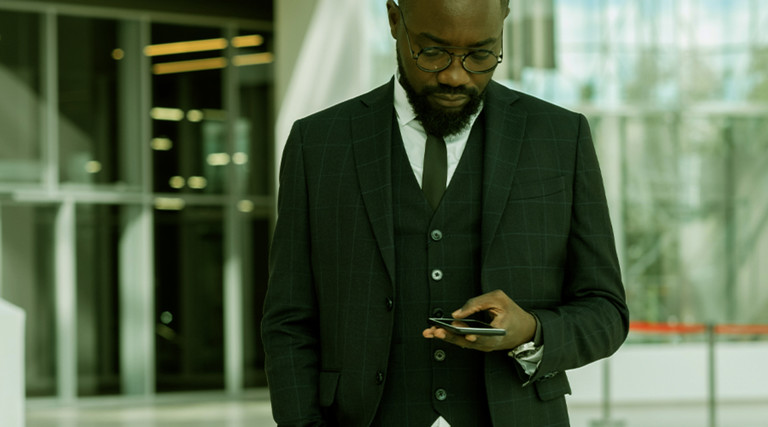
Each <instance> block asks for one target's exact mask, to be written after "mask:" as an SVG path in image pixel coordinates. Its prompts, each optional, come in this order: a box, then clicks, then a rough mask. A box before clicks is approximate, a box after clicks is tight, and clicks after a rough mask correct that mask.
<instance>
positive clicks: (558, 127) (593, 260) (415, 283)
mask: <svg viewBox="0 0 768 427" xmlns="http://www.w3.org/2000/svg"><path fill="white" fill-rule="evenodd" d="M387 10H388V17H389V24H390V28H391V33H392V37H393V38H394V39H395V40H396V46H397V48H396V49H397V54H398V73H397V74H396V78H395V79H393V80H392V81H390V82H389V83H388V84H386V85H384V86H382V87H380V88H377V89H375V90H373V91H372V92H370V93H368V94H365V95H362V96H360V97H358V98H355V99H352V100H350V101H347V102H344V103H342V104H339V105H337V106H334V107H332V108H330V109H328V110H325V111H322V112H320V113H317V114H314V115H312V116H310V117H308V118H305V119H302V120H299V121H298V122H296V124H295V125H294V127H293V130H292V132H291V134H290V136H289V138H288V141H287V144H286V146H285V151H284V153H283V162H282V166H281V173H280V196H279V202H278V222H277V227H276V230H275V234H274V241H273V246H272V252H271V261H270V270H271V271H270V282H269V287H268V292H267V299H266V303H265V314H264V319H263V324H262V334H263V341H264V347H265V351H266V355H267V368H266V369H267V378H268V381H269V386H270V393H271V400H272V408H273V414H274V417H275V420H276V421H277V423H278V424H279V425H281V426H283V425H285V426H288V425H292V426H299V425H301V426H310V425H312V426H314V425H317V426H319V425H331V426H344V427H348V426H369V425H372V426H423V427H429V426H448V425H450V426H453V427H463V426H491V425H492V426H566V425H568V413H567V408H566V405H565V398H564V396H565V394H567V393H570V387H569V384H568V380H567V378H566V375H565V373H564V371H565V370H567V369H572V368H577V367H579V366H583V365H585V364H587V363H590V362H592V361H594V360H597V359H599V358H603V357H607V356H609V355H610V354H612V353H613V352H614V351H616V349H617V348H618V347H619V346H620V345H621V343H622V342H623V341H624V339H625V337H626V334H627V330H628V312H627V308H626V304H625V296H624V291H623V287H622V283H621V278H620V272H619V266H618V261H617V257H616V253H615V248H614V242H613V235H612V230H611V225H610V221H609V217H608V211H607V207H606V202H605V195H604V190H603V184H602V178H601V176H600V171H599V168H598V164H597V159H596V156H595V151H594V148H593V146H592V141H591V136H590V132H589V127H588V125H587V122H586V120H585V119H584V117H583V116H581V115H578V114H576V113H572V112H569V111H566V110H564V109H561V108H559V107H556V106H553V105H551V104H548V103H545V102H543V101H540V100H538V99H535V98H533V97H530V96H527V95H524V94H521V93H517V92H515V91H512V90H509V89H506V88H504V87H502V86H501V85H499V84H497V83H495V82H493V81H491V77H492V74H493V70H494V69H495V67H496V66H497V64H498V63H500V62H501V60H502V56H503V46H502V39H503V31H502V30H503V22H504V19H505V17H506V15H507V14H508V11H509V9H508V5H507V1H506V0H401V1H400V5H398V4H396V3H395V2H394V1H393V0H389V1H388V2H387ZM446 184H447V186H446ZM420 187H422V188H420ZM480 314H482V315H484V316H485V318H486V320H488V321H490V323H491V325H492V326H494V327H496V328H501V329H504V330H505V332H506V333H505V334H504V335H501V336H482V335H478V334H470V335H460V334H456V333H453V332H450V331H449V330H447V328H442V327H440V328H438V327H436V326H433V325H430V324H429V323H428V318H430V317H453V318H455V319H464V318H466V317H468V316H470V315H474V316H476V315H480Z"/></svg>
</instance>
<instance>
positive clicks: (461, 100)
mask: <svg viewBox="0 0 768 427" xmlns="http://www.w3.org/2000/svg"><path fill="white" fill-rule="evenodd" d="M430 96H431V98H432V99H433V100H434V102H435V103H436V104H438V105H440V106H441V107H444V108H458V107H462V106H463V105H464V104H466V103H467V102H469V96H467V95H449V94H444V93H433V94H431V95H430Z"/></svg>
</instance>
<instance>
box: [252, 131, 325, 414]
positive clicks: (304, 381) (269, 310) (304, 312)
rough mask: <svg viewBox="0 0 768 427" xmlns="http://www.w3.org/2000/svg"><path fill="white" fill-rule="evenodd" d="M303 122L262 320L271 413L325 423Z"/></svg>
mask: <svg viewBox="0 0 768 427" xmlns="http://www.w3.org/2000/svg"><path fill="white" fill-rule="evenodd" d="M300 123H301V122H297V123H296V124H294V127H293V129H292V130H291V133H290V136H289V137H288V141H287V143H286V146H285V149H284V151H283V158H282V163H281V166H280V178H279V182H280V190H279V196H278V204H277V205H278V218H277V224H276V227H275V233H274V236H273V241H272V248H271V251H270V262H269V270H270V274H269V283H268V286H267V295H266V300H265V303H264V317H263V319H262V325H261V333H262V341H263V343H264V351H265V353H266V374H267V381H268V382H269V391H270V398H271V402H272V412H273V417H274V418H275V421H276V422H277V423H278V425H280V426H289V425H290V426H319V425H323V424H324V423H323V421H322V415H321V411H320V405H319V399H318V370H319V367H318V366H319V361H318V355H319V349H318V345H319V344H318V330H317V325H318V321H317V317H318V316H317V301H316V295H315V290H314V286H313V273H312V264H311V260H310V250H311V248H310V244H311V241H310V238H309V217H308V203H307V185H306V176H305V169H304V158H303V153H302V135H301V131H300V129H301V125H300Z"/></svg>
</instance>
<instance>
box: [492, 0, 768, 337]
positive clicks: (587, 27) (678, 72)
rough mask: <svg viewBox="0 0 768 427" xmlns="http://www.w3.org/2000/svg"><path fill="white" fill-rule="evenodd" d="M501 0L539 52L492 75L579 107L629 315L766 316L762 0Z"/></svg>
mask: <svg viewBox="0 0 768 427" xmlns="http://www.w3.org/2000/svg"><path fill="white" fill-rule="evenodd" d="M511 6H512V8H513V14H512V15H511V16H510V18H511V19H509V20H508V22H507V24H508V28H507V33H508V34H509V37H510V38H514V35H518V36H520V35H522V36H524V40H525V42H526V43H530V44H533V45H535V46H538V48H539V49H540V52H539V54H537V55H533V58H536V57H538V58H542V57H543V58H549V59H550V60H549V61H535V60H530V61H528V62H525V63H523V64H517V65H521V66H520V67H519V68H518V69H515V68H514V67H509V66H508V68H507V69H505V70H504V71H502V76H503V77H502V78H504V79H505V81H506V83H507V84H508V85H510V86H512V87H515V88H518V89H520V90H523V91H525V92H529V93H532V94H534V95H538V96H541V97H544V98H546V99H549V100H552V101H554V102H557V103H559V104H563V105H565V106H568V107H571V108H573V109H575V110H577V111H582V112H584V113H586V114H587V115H588V117H589V119H590V122H591V124H592V127H593V133H594V135H595V140H596V144H597V147H598V151H599V153H600V157H601V163H602V167H603V173H604V177H605V180H606V186H607V188H608V191H609V198H610V203H611V208H612V216H613V218H614V223H615V226H616V227H615V228H616V231H617V237H618V239H619V251H620V254H621V258H622V265H623V273H624V278H625V284H626V287H627V292H628V300H629V304H630V312H631V315H632V318H633V319H634V320H643V321H658V322H672V323H676V322H708V323H709V322H711V323H768V286H766V280H768V270H767V269H766V267H765V264H764V263H763V262H762V261H759V260H761V259H765V258H766V257H767V256H768V252H766V250H767V249H768V223H767V222H766V221H765V219H766V218H767V217H768V196H766V194H765V192H764V191H760V190H759V189H760V188H763V187H764V186H765V184H766V183H768V173H766V170H768V169H766V167H765V166H766V164H767V163H768V151H766V150H765V148H766V144H768V133H766V125H765V123H766V121H765V118H766V117H768V92H766V90H765V88H766V74H765V69H764V67H761V66H760V65H761V64H763V65H764V64H765V52H766V50H767V48H768V32H766V26H765V23H766V22H768V5H767V4H764V3H763V2H757V1H750V0H739V1H724V0H676V1H671V2H667V1H645V0H579V1H571V0H568V1H565V0H539V1H536V2H527V1H522V0H512V1H511ZM542 11H544V12H546V13H543V14H542V13H541V12H542ZM547 11H548V12H547ZM515 13H517V16H515ZM549 21H551V22H552V23H553V25H551V26H548V25H546V24H547V22H549ZM531 22H533V23H536V24H535V25H527V26H526V23H531ZM531 28H538V29H539V31H541V29H545V30H546V29H547V28H551V34H541V32H538V33H537V32H536V31H535V30H532V29H531ZM548 38H551V39H553V40H554V43H552V44H551V45H550V44H547V43H542V42H541V40H542V39H543V40H546V39H548ZM514 43H515V40H510V45H514ZM513 52H514V51H513ZM506 59H507V58H506V57H505V60H506ZM497 76H498V75H497Z"/></svg>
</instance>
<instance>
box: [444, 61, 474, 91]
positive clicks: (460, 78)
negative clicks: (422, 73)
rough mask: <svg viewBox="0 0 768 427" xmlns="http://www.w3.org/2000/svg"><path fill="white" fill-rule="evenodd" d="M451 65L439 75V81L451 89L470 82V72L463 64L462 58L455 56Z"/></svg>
mask: <svg viewBox="0 0 768 427" xmlns="http://www.w3.org/2000/svg"><path fill="white" fill-rule="evenodd" d="M452 59H453V61H451V65H449V66H448V68H446V69H445V70H443V71H440V72H439V73H437V81H438V82H439V83H441V84H444V85H448V86H451V87H458V86H463V85H466V84H468V83H469V82H470V78H469V72H468V71H467V70H465V69H464V66H463V65H462V64H461V57H460V56H454V57H453V58H452Z"/></svg>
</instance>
